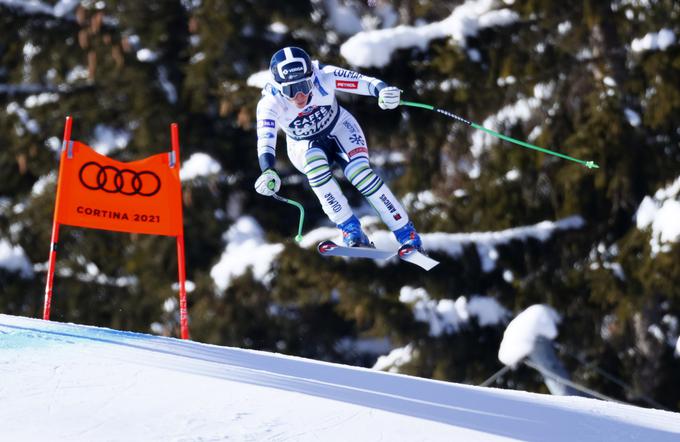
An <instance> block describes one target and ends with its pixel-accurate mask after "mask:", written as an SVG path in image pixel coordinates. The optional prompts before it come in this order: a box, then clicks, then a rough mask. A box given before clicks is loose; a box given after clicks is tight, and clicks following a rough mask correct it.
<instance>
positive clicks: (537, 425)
mask: <svg viewBox="0 0 680 442" xmlns="http://www.w3.org/2000/svg"><path fill="white" fill-rule="evenodd" d="M0 417H2V419H1V422H2V425H0V439H1V440H22V441H25V440H56V441H61V440H64V441H65V440H68V441H95V440H126V441H131V440H143V441H168V440H183V441H186V440H217V439H221V440H222V439H226V440H275V441H320V440H323V441H347V440H353V441H363V440H371V441H377V440H385V441H399V440H408V441H451V440H459V441H507V440H529V441H539V440H540V441H546V440H550V441H576V440H578V441H581V442H589V441H652V440H653V441H677V440H680V415H678V414H677V413H669V412H664V411H658V410H647V409H643V408H637V407H633V406H629V405H621V404H615V403H605V402H600V401H596V400H592V399H584V398H575V397H554V396H546V395H538V394H532V393H525V392H517V391H507V390H498V389H490V388H481V387H473V386H466V385H458V384H453V383H445V382H437V381H432V380H427V379H421V378H415V377H409V376H404V375H398V374H391V373H384V372H379V371H373V370H369V369H363V368H356V367H349V366H343V365H337V364H330V363H324V362H318V361H312V360H306V359H301V358H296V357H290V356H284V355H279V354H270V353H264V352H257V351H247V350H240V349H236V348H226V347H218V346H212V345H206V344H200V343H197V342H191V341H181V340H178V339H172V338H163V337H157V336H150V335H144V334H137V333H129V332H120V331H115V330H110V329H104V328H95V327H86V326H80V325H74V324H63V323H56V322H47V321H42V320H38V319H29V318H22V317H15V316H7V315H0Z"/></svg>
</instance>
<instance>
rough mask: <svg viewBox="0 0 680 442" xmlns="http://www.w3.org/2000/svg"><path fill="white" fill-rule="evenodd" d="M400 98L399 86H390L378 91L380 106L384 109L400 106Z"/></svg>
mask: <svg viewBox="0 0 680 442" xmlns="http://www.w3.org/2000/svg"><path fill="white" fill-rule="evenodd" d="M400 99H401V90H399V88H398V87H394V86H388V87H386V88H383V89H381V90H380V92H379V93H378V106H380V109H383V110H387V109H394V108H395V107H397V106H399V100H400Z"/></svg>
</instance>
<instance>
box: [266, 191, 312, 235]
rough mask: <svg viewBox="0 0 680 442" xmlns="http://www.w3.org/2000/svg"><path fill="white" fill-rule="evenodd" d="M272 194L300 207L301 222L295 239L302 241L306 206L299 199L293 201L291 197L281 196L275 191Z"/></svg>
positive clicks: (279, 199) (278, 198)
mask: <svg viewBox="0 0 680 442" xmlns="http://www.w3.org/2000/svg"><path fill="white" fill-rule="evenodd" d="M272 196H273V197H274V199H276V200H278V201H282V202H284V203H288V204H292V205H293V206H295V207H297V208H298V209H300V223H299V225H298V234H297V235H296V236H295V241H297V242H300V241H302V224H303V223H304V220H305V208H304V207H302V204H300V203H298V202H297V201H293V200H291V199H288V198H284V197H282V196H279V195H277V194H275V193H274V194H272Z"/></svg>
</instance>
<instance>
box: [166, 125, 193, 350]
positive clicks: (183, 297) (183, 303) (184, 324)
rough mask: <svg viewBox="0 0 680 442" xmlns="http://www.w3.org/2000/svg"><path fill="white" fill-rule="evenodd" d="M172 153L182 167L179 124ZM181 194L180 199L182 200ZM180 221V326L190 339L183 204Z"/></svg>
mask: <svg viewBox="0 0 680 442" xmlns="http://www.w3.org/2000/svg"><path fill="white" fill-rule="evenodd" d="M170 135H171V139H172V152H173V154H174V155H175V161H174V164H175V167H177V168H179V167H180V161H179V130H178V128H177V123H172V124H171V125H170ZM181 197H182V196H181V194H180V198H181ZM179 210H180V213H179V214H178V215H179V220H180V223H181V224H182V228H181V232H180V234H179V235H177V271H178V273H179V324H180V333H181V337H182V339H189V313H188V312H187V291H186V279H187V277H186V268H185V262H184V218H183V215H182V204H181V202H180V205H179Z"/></svg>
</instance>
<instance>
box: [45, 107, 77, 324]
mask: <svg viewBox="0 0 680 442" xmlns="http://www.w3.org/2000/svg"><path fill="white" fill-rule="evenodd" d="M72 123H73V118H71V116H70V115H69V116H67V117H66V124H65V126H64V139H63V142H62V144H61V162H60V164H59V177H61V170H62V168H63V167H64V160H65V159H66V155H64V151H65V150H67V149H69V142H70V141H71V124H72ZM58 209H59V179H58V178H57V196H56V199H55V203H54V218H53V220H52V240H51V241H50V258H49V265H48V267H47V281H46V282H45V305H44V307H43V319H44V320H46V321H48V320H49V319H50V305H51V303H52V283H53V281H54V267H55V264H56V261H57V243H58V242H59V223H58V222H57V219H58V218H57V210H58Z"/></svg>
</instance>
